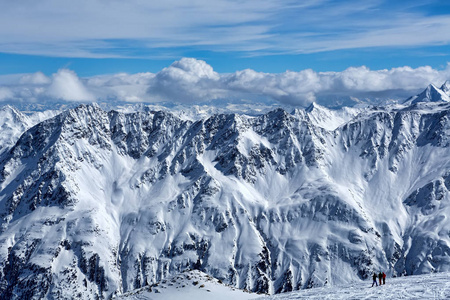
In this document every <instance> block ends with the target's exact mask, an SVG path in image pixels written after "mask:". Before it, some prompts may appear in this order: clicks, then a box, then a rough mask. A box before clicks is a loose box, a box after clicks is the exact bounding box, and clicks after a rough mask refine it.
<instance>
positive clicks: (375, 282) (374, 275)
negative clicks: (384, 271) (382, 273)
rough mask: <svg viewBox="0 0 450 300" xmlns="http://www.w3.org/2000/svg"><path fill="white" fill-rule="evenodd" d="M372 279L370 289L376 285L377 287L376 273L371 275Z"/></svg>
mask: <svg viewBox="0 0 450 300" xmlns="http://www.w3.org/2000/svg"><path fill="white" fill-rule="evenodd" d="M372 278H373V282H372V287H373V285H374V284H376V285H377V286H378V283H377V274H376V273H373V276H372Z"/></svg>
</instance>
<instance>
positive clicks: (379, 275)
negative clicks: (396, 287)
mask: <svg viewBox="0 0 450 300" xmlns="http://www.w3.org/2000/svg"><path fill="white" fill-rule="evenodd" d="M382 279H383V274H381V272H380V273H378V280H379V281H380V285H381V280H382Z"/></svg>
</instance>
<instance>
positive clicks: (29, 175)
mask: <svg viewBox="0 0 450 300" xmlns="http://www.w3.org/2000/svg"><path fill="white" fill-rule="evenodd" d="M449 87H450V84H448V83H446V84H444V85H443V86H442V87H441V88H437V87H435V86H433V85H430V86H429V87H427V89H426V90H425V91H424V92H422V93H421V94H419V95H417V96H415V97H412V98H410V99H407V100H406V101H405V102H404V103H402V104H392V105H386V106H377V107H375V106H371V107H365V108H363V107H360V108H342V109H341V110H330V109H328V108H325V107H322V106H319V105H317V104H312V105H311V106H310V107H309V108H307V109H296V110H294V111H293V112H291V113H288V112H286V111H285V110H283V109H275V110H272V111H270V112H267V113H264V114H259V115H257V114H216V113H214V111H212V114H211V115H210V114H209V113H208V112H201V115H197V117H196V116H195V115H192V114H191V113H186V114H184V115H183V114H180V113H179V112H176V114H172V113H169V112H165V111H153V110H151V109H150V108H148V107H145V106H143V107H141V108H139V109H135V110H133V112H130V113H126V112H124V110H122V111H117V110H110V111H106V110H104V109H102V108H101V107H100V106H98V105H96V104H92V105H80V106H78V107H75V108H71V109H67V110H64V111H62V112H60V111H46V112H40V113H34V114H30V113H28V114H25V113H23V112H21V111H19V110H17V109H15V108H13V107H11V106H5V107H3V108H2V109H1V110H0V127H1V128H2V131H1V133H0V298H1V299H42V298H47V299H72V298H74V297H80V298H82V299H97V298H110V297H112V296H114V295H119V294H122V293H125V292H130V291H132V290H135V289H139V288H142V287H144V286H147V285H152V284H154V283H157V282H160V281H161V280H163V279H164V278H167V277H169V276H173V275H175V274H177V273H180V272H183V271H185V270H191V269H194V270H200V271H202V272H204V273H206V274H209V275H210V276H212V277H214V278H216V279H218V280H220V281H221V282H223V283H225V284H228V285H231V286H235V287H237V288H240V289H246V290H249V291H253V292H262V293H281V292H286V291H292V290H297V289H303V288H311V287H318V286H323V285H335V284H342V283H348V282H351V281H354V280H358V279H366V278H368V276H370V275H371V274H372V273H373V271H379V270H383V271H385V272H386V273H387V274H389V275H395V276H400V275H411V274H423V273H431V272H439V271H449V270H450V222H449V220H448V218H449V216H450V193H449V190H450V151H449V149H450V120H449V117H450V101H449V98H450V88H449ZM199 113H200V112H199ZM187 115H188V116H189V117H183V116H187Z"/></svg>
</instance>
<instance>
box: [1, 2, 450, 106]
mask: <svg viewBox="0 0 450 300" xmlns="http://www.w3.org/2000/svg"><path fill="white" fill-rule="evenodd" d="M449 33H450V1H442V0H440V1H439V0H428V1H424V0H420V1H419V0H408V1H404V0H397V1H387V0H365V1H360V0H359V1H354V0H351V1H350V0H340V1H336V0H304V1H294V0H214V1H212V0H192V1H185V0H164V1H148V0H127V1H122V0H72V1H65V0H64V1H62V0H40V1H35V0H20V1H9V0H0V101H13V102H14V101H21V102H26V101H30V102H39V101H45V100H46V99H57V100H64V101H99V100H101V101H107V100H121V101H128V102H158V101H172V102H182V103H190V104H191V103H200V102H202V101H203V102H205V101H212V100H217V101H225V100H227V99H228V100H229V99H238V100H239V99H240V100H245V101H247V100H249V99H251V100H252V101H260V100H261V101H266V100H269V101H275V102H276V103H280V104H283V105H295V106H307V105H309V104H310V103H311V102H313V101H317V102H320V103H327V101H328V100H326V99H334V100H333V101H335V100H336V99H337V100H336V101H337V102H342V99H347V100H348V99H353V100H351V101H353V102H354V103H360V102H361V101H372V99H374V98H375V99H381V98H382V99H386V98H389V99H394V98H396V99H403V98H404V97H408V96H411V95H414V94H415V93H417V92H419V91H420V89H423V88H425V87H426V86H427V85H428V84H431V83H432V84H435V85H436V86H440V85H441V84H443V83H444V82H445V81H446V80H449V79H450V64H449V62H450V34H449ZM369 98H370V99H369ZM367 99H369V100H367ZM351 101H350V102H351ZM353 102H351V103H353Z"/></svg>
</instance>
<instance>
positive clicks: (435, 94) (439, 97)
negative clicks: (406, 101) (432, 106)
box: [410, 82, 450, 104]
mask: <svg viewBox="0 0 450 300" xmlns="http://www.w3.org/2000/svg"><path fill="white" fill-rule="evenodd" d="M449 86H450V84H448V83H447V82H446V83H444V85H443V86H442V87H441V88H438V87H436V86H435V85H434V84H430V85H428V86H427V88H426V89H425V90H424V91H423V92H422V93H420V94H418V95H417V96H415V97H413V98H411V100H410V101H411V104H416V103H420V102H450V97H449V95H447V93H446V92H445V90H444V88H445V89H446V88H448V87H449Z"/></svg>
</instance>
